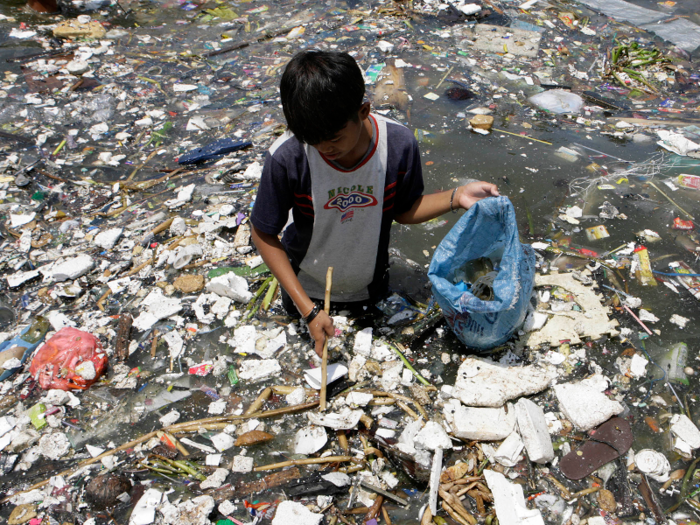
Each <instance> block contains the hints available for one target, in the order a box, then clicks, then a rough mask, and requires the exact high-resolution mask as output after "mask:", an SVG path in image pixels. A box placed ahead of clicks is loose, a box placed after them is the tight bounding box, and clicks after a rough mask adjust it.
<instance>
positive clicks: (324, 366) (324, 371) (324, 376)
mask: <svg viewBox="0 0 700 525" xmlns="http://www.w3.org/2000/svg"><path fill="white" fill-rule="evenodd" d="M332 285H333V267H332V266H329V267H328V271H327V272H326V297H325V304H324V305H323V309H324V310H325V312H326V313H327V314H328V313H330V311H331V286H332ZM329 340H330V337H328V335H326V340H325V342H324V343H323V358H322V361H321V403H320V406H319V408H320V410H321V412H323V411H325V410H326V382H327V381H328V341H329Z"/></svg>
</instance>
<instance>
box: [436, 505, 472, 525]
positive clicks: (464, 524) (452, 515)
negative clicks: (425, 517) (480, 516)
mask: <svg viewBox="0 0 700 525" xmlns="http://www.w3.org/2000/svg"><path fill="white" fill-rule="evenodd" d="M442 508H443V510H445V512H447V514H449V516H450V518H452V519H453V520H455V521H456V522H457V523H459V524H460V525H469V522H468V521H467V520H465V519H464V518H463V517H462V516H460V515H459V514H457V512H455V510H454V509H453V508H452V507H450V506H449V505H448V504H447V502H445V500H442Z"/></svg>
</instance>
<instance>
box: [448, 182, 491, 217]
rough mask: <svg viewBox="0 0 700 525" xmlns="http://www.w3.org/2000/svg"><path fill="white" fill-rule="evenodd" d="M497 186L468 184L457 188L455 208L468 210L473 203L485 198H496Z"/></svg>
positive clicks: (486, 183) (487, 183) (479, 183)
mask: <svg viewBox="0 0 700 525" xmlns="http://www.w3.org/2000/svg"><path fill="white" fill-rule="evenodd" d="M499 195H500V193H498V186H496V185H495V184H491V183H490V182H484V181H479V182H470V183H469V184H465V185H464V186H460V187H459V188H457V192H456V193H455V199H454V205H455V208H457V207H460V208H464V209H465V210H468V209H469V208H471V207H472V206H473V205H474V203H476V202H477V201H480V200H481V199H485V198H486V197H498V196H499Z"/></svg>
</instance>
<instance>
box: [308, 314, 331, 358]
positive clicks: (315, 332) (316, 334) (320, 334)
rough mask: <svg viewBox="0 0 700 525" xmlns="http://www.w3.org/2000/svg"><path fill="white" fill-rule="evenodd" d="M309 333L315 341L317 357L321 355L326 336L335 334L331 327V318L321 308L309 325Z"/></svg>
mask: <svg viewBox="0 0 700 525" xmlns="http://www.w3.org/2000/svg"><path fill="white" fill-rule="evenodd" d="M309 333H310V334H311V337H313V339H314V341H315V342H316V348H315V350H316V353H317V354H318V357H323V344H324V343H325V342H326V337H333V336H334V335H335V328H334V327H333V319H331V318H330V316H329V315H328V314H327V313H326V312H325V311H323V310H321V311H320V312H319V313H318V315H317V316H316V318H315V319H314V320H313V321H311V324H310V325H309Z"/></svg>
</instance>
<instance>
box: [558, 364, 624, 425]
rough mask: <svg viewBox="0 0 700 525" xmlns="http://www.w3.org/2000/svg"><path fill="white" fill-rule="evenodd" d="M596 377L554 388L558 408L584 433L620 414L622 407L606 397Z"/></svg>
mask: <svg viewBox="0 0 700 525" xmlns="http://www.w3.org/2000/svg"><path fill="white" fill-rule="evenodd" d="M595 383H600V381H598V380H597V378H596V376H593V377H591V378H588V379H584V380H583V381H579V382H578V383H564V384H561V385H555V386H554V393H555V394H556V395H557V399H558V400H559V408H561V411H562V412H563V413H564V415H565V416H566V419H568V420H569V421H571V422H572V423H573V424H574V426H576V428H577V429H578V430H579V431H581V432H585V431H587V430H590V429H592V428H593V427H596V426H598V425H600V424H601V423H603V422H604V421H607V420H608V419H610V418H611V417H612V416H616V415H617V414H619V413H620V412H622V411H623V410H624V409H625V407H623V406H622V405H621V404H620V403H618V402H617V401H614V400H612V399H610V398H609V397H608V396H606V395H605V394H604V393H603V392H602V390H603V389H604V388H605V387H603V388H600V385H596V384H595Z"/></svg>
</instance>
